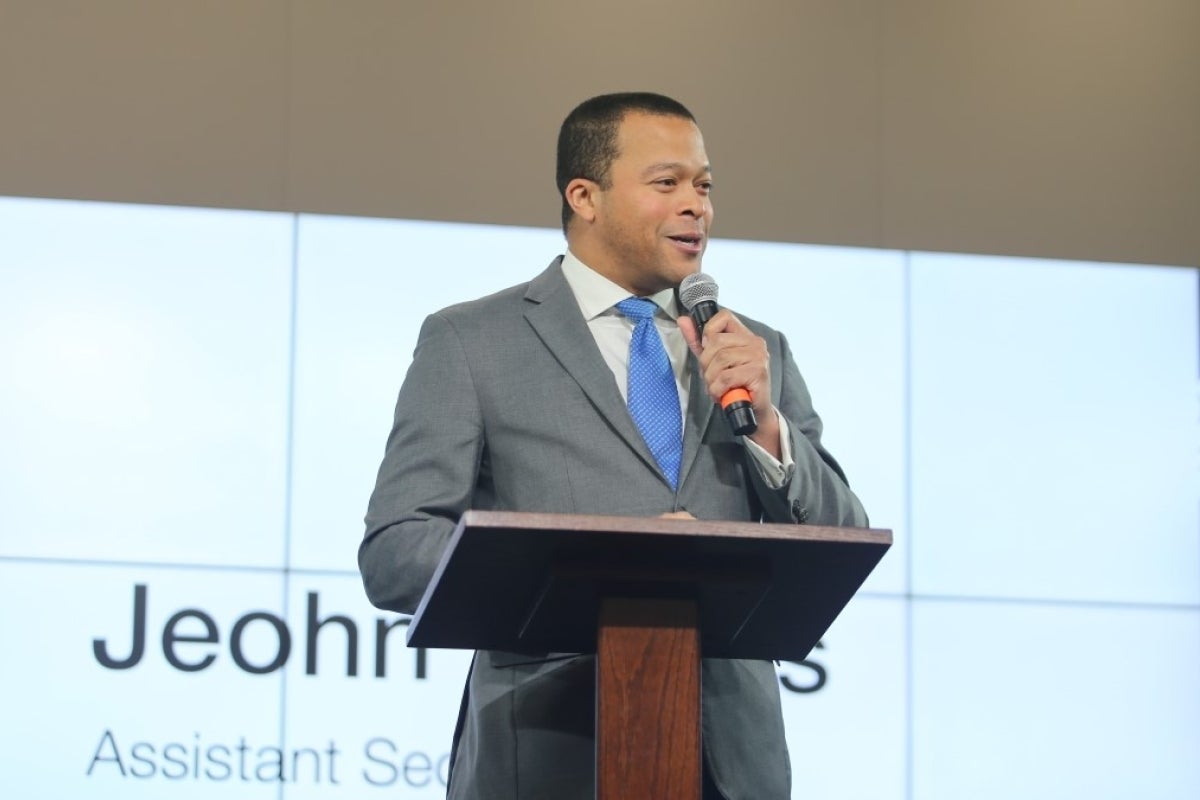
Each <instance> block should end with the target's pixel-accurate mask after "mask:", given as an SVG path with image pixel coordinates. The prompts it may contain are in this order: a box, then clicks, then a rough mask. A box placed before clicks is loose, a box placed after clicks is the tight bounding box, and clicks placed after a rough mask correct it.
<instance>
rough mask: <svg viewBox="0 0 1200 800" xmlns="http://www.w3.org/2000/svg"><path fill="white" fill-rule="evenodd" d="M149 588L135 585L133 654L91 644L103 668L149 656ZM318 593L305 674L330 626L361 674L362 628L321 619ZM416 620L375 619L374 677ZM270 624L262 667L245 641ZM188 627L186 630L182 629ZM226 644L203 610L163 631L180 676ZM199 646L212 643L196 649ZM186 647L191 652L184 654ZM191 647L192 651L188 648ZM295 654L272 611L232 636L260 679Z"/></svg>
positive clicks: (423, 664) (255, 614)
mask: <svg viewBox="0 0 1200 800" xmlns="http://www.w3.org/2000/svg"><path fill="white" fill-rule="evenodd" d="M148 595H149V590H148V589H147V587H146V584H144V583H139V584H136V585H135V586H134V587H133V635H132V644H131V645H130V649H129V653H128V654H127V655H123V656H115V655H113V653H112V652H111V649H110V648H109V645H108V639H102V638H96V639H93V640H92V653H93V655H94V656H95V657H96V661H97V662H99V663H100V665H101V666H103V667H106V668H108V669H113V670H121V669H131V668H132V667H135V666H137V665H138V664H139V663H140V662H141V660H142V658H143V657H144V656H145V654H146V608H147V605H148ZM318 602H319V600H318V595H317V593H316V592H309V593H308V602H307V613H306V615H305V627H304V632H305V635H304V645H305V661H304V671H305V673H306V674H308V675H316V674H317V653H318V635H319V634H320V633H321V630H322V629H323V628H325V627H326V626H334V627H335V628H341V629H342V631H343V632H344V633H345V641H346V675H347V676H348V677H355V676H357V675H358V652H359V637H358V625H357V623H355V622H354V620H352V619H350V617H348V616H345V615H343V614H331V615H330V616H328V617H325V618H324V619H322V618H321V617H320V614H319V612H318V608H317V607H318ZM411 621H412V620H410V619H408V618H407V617H399V618H394V619H385V618H384V617H377V618H376V619H375V641H374V644H375V677H377V678H384V677H387V639H388V635H389V634H390V633H391V632H392V631H393V630H394V629H396V628H398V627H407V626H408V624H409V623H410V622H411ZM197 623H198V624H199V627H200V628H201V629H202V630H203V633H199V634H197V633H184V632H183V630H188V629H190V630H195V629H196V626H197ZM264 625H265V626H266V628H267V629H268V632H267V633H266V635H267V636H269V637H273V641H272V646H271V648H270V649H271V650H272V652H273V654H272V655H271V656H270V658H268V659H267V660H265V661H264V662H261V663H253V662H252V661H251V660H250V659H249V658H248V657H247V655H246V648H245V647H244V645H243V641H244V639H245V638H246V636H247V631H248V630H250V628H251V626H255V627H257V628H259V629H261V628H262V627H263V626H264ZM181 629H183V630H181ZM220 641H221V639H220V633H219V629H218V627H217V622H216V620H214V619H213V617H212V615H211V614H209V613H208V612H206V611H204V610H202V609H199V608H184V609H180V610H179V611H176V612H175V613H174V614H172V615H171V616H170V618H169V619H167V621H166V624H164V625H163V629H162V653H163V657H164V658H165V659H166V660H167V663H168V664H170V665H171V666H172V667H174V668H175V669H177V670H180V671H181V672H199V671H201V670H205V669H208V668H209V667H210V666H212V664H213V663H214V662H215V661H216V660H217V655H218V650H217V648H216V647H212V646H211V645H217V644H219V643H220ZM198 645H210V647H205V648H202V649H200V650H199V651H197V649H196V646H198ZM181 646H183V649H184V650H188V651H189V652H187V653H182V652H180V648H181ZM189 646H190V647H189ZM291 653H292V632H291V629H290V628H288V624H287V622H285V621H284V620H283V619H281V618H280V617H279V616H277V615H275V614H272V613H271V612H269V611H251V612H248V613H246V614H243V615H242V616H240V617H238V618H237V620H236V621H235V622H234V623H233V628H232V629H230V632H229V655H230V656H231V657H232V658H233V662H234V663H235V664H237V666H238V667H239V668H240V669H241V670H243V671H244V672H249V673H252V674H255V675H264V674H267V673H270V672H275V671H276V670H279V669H281V668H282V667H283V666H284V665H285V664H287V661H288V658H289V657H290V656H291ZM415 653H416V665H415V677H416V678H418V679H424V678H426V677H427V672H428V662H427V658H426V653H425V649H424V648H416V650H415Z"/></svg>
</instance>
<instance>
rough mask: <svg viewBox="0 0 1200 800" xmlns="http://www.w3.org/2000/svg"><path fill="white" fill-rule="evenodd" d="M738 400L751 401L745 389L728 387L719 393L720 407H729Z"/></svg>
mask: <svg viewBox="0 0 1200 800" xmlns="http://www.w3.org/2000/svg"><path fill="white" fill-rule="evenodd" d="M739 400H745V401H746V402H747V403H750V402H753V401H752V400H751V399H750V393H749V392H748V391H746V390H745V389H730V390H729V391H728V392H726V393H725V394H723V395H721V408H729V407H730V406H731V405H733V404H734V403H736V402H738V401H739Z"/></svg>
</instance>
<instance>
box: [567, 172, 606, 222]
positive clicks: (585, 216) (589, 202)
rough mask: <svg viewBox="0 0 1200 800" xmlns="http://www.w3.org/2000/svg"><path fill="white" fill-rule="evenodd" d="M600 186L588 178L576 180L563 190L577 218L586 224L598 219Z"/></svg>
mask: <svg viewBox="0 0 1200 800" xmlns="http://www.w3.org/2000/svg"><path fill="white" fill-rule="evenodd" d="M599 193H600V185H599V184H598V183H596V182H595V181H589V180H588V179H587V178H575V179H574V180H572V181H571V182H570V183H568V184H567V188H566V189H565V190H563V196H564V197H566V199H567V205H569V206H570V207H571V210H572V211H574V212H575V216H577V217H579V218H580V219H582V220H583V221H584V222H592V221H594V220H595V219H596V202H597V200H598V199H599Z"/></svg>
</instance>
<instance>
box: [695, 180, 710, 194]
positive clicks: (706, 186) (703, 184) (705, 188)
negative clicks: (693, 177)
mask: <svg viewBox="0 0 1200 800" xmlns="http://www.w3.org/2000/svg"><path fill="white" fill-rule="evenodd" d="M696 186H697V187H698V188H699V189H700V191H702V192H711V191H712V188H713V185H712V181H700V183H698V184H696Z"/></svg>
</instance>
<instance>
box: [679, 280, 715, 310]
mask: <svg viewBox="0 0 1200 800" xmlns="http://www.w3.org/2000/svg"><path fill="white" fill-rule="evenodd" d="M705 301H710V302H713V303H715V302H717V282H716V281H714V280H713V279H712V277H710V276H708V275H705V274H704V273H703V272H696V273H694V274H692V275H688V276H687V277H686V278H684V279H683V281H681V282H680V284H679V302H680V303H683V307H684V309H685V310H686V311H688V312H689V313H690V312H691V310H692V309H693V308H695V307H696V304H697V303H703V302H705Z"/></svg>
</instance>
